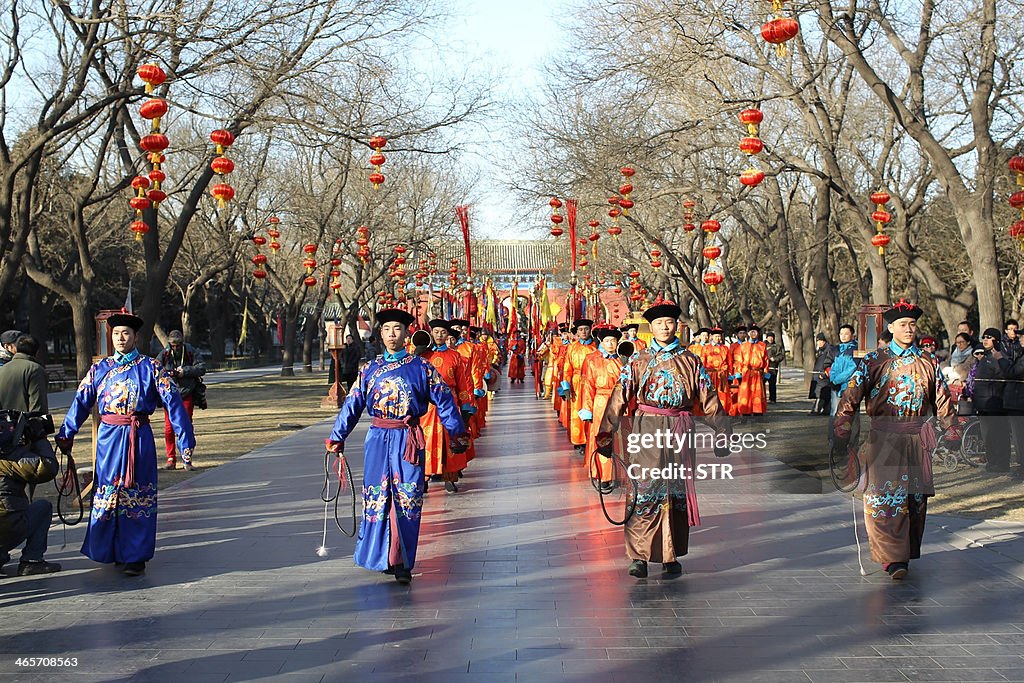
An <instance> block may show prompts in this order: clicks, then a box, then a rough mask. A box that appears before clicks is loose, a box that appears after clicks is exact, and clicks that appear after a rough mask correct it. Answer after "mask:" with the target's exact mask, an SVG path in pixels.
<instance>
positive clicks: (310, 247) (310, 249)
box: [302, 243, 317, 256]
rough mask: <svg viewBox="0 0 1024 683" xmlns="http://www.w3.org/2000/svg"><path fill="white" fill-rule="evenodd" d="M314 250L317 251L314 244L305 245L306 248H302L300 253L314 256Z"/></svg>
mask: <svg viewBox="0 0 1024 683" xmlns="http://www.w3.org/2000/svg"><path fill="white" fill-rule="evenodd" d="M316 250H317V246H316V245H315V244H313V243H310V244H307V245H306V246H304V247H302V251H304V252H306V253H307V254H309V255H310V256H312V255H313V254H315V253H316Z"/></svg>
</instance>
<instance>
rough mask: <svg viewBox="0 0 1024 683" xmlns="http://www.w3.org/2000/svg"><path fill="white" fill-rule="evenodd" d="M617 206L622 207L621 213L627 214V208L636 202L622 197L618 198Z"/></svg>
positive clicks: (630, 207)
mask: <svg viewBox="0 0 1024 683" xmlns="http://www.w3.org/2000/svg"><path fill="white" fill-rule="evenodd" d="M619 206H621V207H622V213H624V214H626V215H627V216H628V215H629V210H630V209H632V208H633V207H634V206H636V204H634V203H633V200H632V199H626V198H622V199H620V200H619Z"/></svg>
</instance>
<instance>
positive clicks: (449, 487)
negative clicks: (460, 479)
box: [444, 481, 459, 493]
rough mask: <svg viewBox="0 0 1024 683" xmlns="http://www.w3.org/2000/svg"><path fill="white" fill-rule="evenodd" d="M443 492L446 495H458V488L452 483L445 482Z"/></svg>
mask: <svg viewBox="0 0 1024 683" xmlns="http://www.w3.org/2000/svg"><path fill="white" fill-rule="evenodd" d="M444 490H445V491H447V492H448V493H458V492H459V487H458V486H456V485H455V482H454V481H446V482H445V483H444Z"/></svg>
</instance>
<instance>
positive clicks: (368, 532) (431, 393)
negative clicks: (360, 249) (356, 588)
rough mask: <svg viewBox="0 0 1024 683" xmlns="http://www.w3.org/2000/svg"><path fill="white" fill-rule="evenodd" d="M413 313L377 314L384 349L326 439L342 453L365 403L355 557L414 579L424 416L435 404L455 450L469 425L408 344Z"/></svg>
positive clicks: (330, 447) (372, 566) (389, 311)
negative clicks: (359, 521) (360, 510)
mask: <svg viewBox="0 0 1024 683" xmlns="http://www.w3.org/2000/svg"><path fill="white" fill-rule="evenodd" d="M412 322H413V316H412V315H410V314H409V313H407V312H405V311H403V310H399V309H387V310H383V311H379V312H378V313H377V323H378V324H379V325H380V336H381V340H382V341H383V343H384V353H383V355H380V356H377V357H376V358H374V359H373V360H371V361H370V362H369V363H367V364H366V367H364V368H363V371H362V373H361V374H360V376H359V381H358V382H357V383H356V384H355V385H354V386H353V387H352V389H351V391H349V394H348V397H347V398H346V399H345V404H344V405H343V406H342V407H341V411H340V412H339V413H338V419H337V420H336V421H335V423H334V429H333V430H332V431H331V435H330V437H329V438H328V439H327V440H326V445H327V450H329V451H331V452H334V453H340V452H341V451H342V449H343V448H344V444H345V439H346V438H348V435H349V434H351V433H352V430H353V429H354V428H355V426H356V422H358V421H359V416H360V414H362V412H363V410H364V409H365V410H366V411H367V412H369V413H370V416H371V418H372V422H371V424H370V429H369V431H368V432H367V435H366V444H365V446H364V461H363V522H362V526H361V528H360V530H359V537H358V539H357V541H356V550H355V557H354V559H355V563H356V564H357V565H358V566H360V567H365V568H366V569H372V570H375V571H382V572H385V573H389V574H394V576H395V580H397V581H398V582H399V583H401V584H408V583H409V582H410V581H412V568H413V566H414V564H415V562H416V546H417V544H418V542H419V535H420V513H421V511H422V508H423V489H424V477H423V461H424V452H423V449H424V443H425V442H424V439H423V429H422V428H421V427H420V419H421V418H422V417H423V416H424V415H425V414H426V412H427V406H428V405H429V404H431V403H433V404H434V405H435V406H436V407H437V415H438V417H439V418H440V419H441V424H442V425H443V426H444V428H445V430H446V431H447V432H448V434H449V436H450V437H451V445H452V450H453V451H454V452H455V453H462V452H464V451H465V450H466V447H467V446H468V437H467V435H466V425H465V424H464V423H463V421H462V417H461V416H460V415H459V407H458V405H456V401H455V399H454V395H453V394H452V390H451V388H449V386H448V385H447V384H446V383H445V381H444V379H442V378H441V375H440V374H439V373H438V372H437V370H436V369H435V368H434V366H432V365H431V364H430V363H429V362H427V361H425V360H423V359H422V358H420V357H419V356H415V355H413V354H410V353H409V352H408V351H407V350H406V348H405V342H406V339H407V338H408V337H409V325H410V324H411V323H412Z"/></svg>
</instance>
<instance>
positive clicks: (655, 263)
mask: <svg viewBox="0 0 1024 683" xmlns="http://www.w3.org/2000/svg"><path fill="white" fill-rule="evenodd" d="M651 268H654V269H655V270H658V269H659V268H661V261H658V260H655V261H651Z"/></svg>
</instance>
